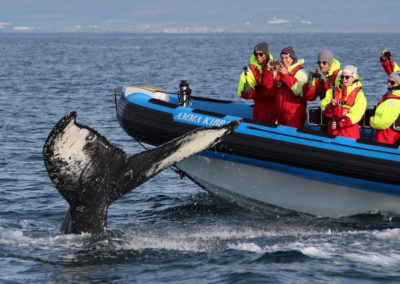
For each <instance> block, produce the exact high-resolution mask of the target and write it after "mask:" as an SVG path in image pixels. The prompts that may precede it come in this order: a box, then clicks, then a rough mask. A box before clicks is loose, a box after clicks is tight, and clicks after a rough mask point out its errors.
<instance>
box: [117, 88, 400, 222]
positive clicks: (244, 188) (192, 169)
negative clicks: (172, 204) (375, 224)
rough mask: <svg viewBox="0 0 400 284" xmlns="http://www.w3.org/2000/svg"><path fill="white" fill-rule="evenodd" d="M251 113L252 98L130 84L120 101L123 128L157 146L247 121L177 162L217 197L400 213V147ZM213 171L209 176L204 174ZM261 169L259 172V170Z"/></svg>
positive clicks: (309, 208) (340, 211)
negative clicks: (183, 99) (185, 97)
mask: <svg viewBox="0 0 400 284" xmlns="http://www.w3.org/2000/svg"><path fill="white" fill-rule="evenodd" d="M251 115H252V108H251V106H250V105H248V104H246V103H242V102H230V101H221V100H213V99H207V98H198V97H193V98H192V101H191V105H189V107H182V106H179V105H178V96H177V95H176V94H168V93H166V92H163V91H161V90H157V89H152V88H151V87H143V86H139V87H138V86H136V87H135V86H133V87H126V88H124V89H123V91H122V92H121V94H119V98H118V99H117V117H118V120H119V122H120V125H121V126H122V128H123V129H124V130H125V131H126V132H127V133H128V134H129V135H131V136H132V137H133V138H134V139H136V140H137V141H140V142H145V143H148V144H151V145H160V144H162V143H165V142H167V141H169V140H171V139H173V138H175V137H178V136H180V135H182V134H184V133H186V132H188V131H190V130H192V129H194V128H196V127H199V126H203V127H204V126H214V125H222V124H225V123H227V122H229V121H232V120H237V119H243V121H242V123H241V125H240V126H239V127H238V128H237V129H236V131H235V133H234V134H232V135H230V136H229V138H227V139H226V140H225V141H223V142H222V143H220V144H218V145H217V146H216V147H215V148H214V149H210V150H207V151H204V152H202V153H200V154H199V155H197V156H195V157H192V158H189V159H187V160H185V161H184V162H182V163H180V164H178V166H179V167H180V168H181V169H182V170H183V171H185V172H186V173H187V174H188V175H189V176H190V177H191V178H192V179H193V180H194V181H196V182H197V183H198V184H200V185H201V186H202V187H204V188H205V189H207V190H209V191H211V192H213V193H215V194H217V195H220V196H222V197H226V198H229V199H234V200H235V201H237V202H239V203H248V204H250V203H251V204H253V205H254V204H260V203H261V204H265V205H266V206H270V205H271V204H272V205H274V206H278V207H283V208H285V209H289V210H295V211H299V212H304V213H309V214H313V215H319V216H329V217H332V216H335V217H336V216H347V215H354V214H360V213H366V212H371V211H383V212H389V213H392V214H396V215H397V214H400V206H399V205H400V199H399V198H400V171H399V169H400V152H399V150H398V148H397V146H387V145H382V144H377V143H374V142H372V141H370V140H366V139H360V140H355V139H350V138H345V137H335V136H331V135H326V134H322V133H320V132H317V131H314V130H313V129H312V128H306V129H295V128H291V127H286V126H277V125H270V124H266V123H262V122H257V121H254V120H252V119H251ZM199 158H203V159H206V160H208V161H209V163H208V164H207V163H206V164H204V163H202V162H201V161H204V160H198V159H199ZM222 166H223V167H224V168H227V169H228V170H227V171H223V172H224V174H223V175H222V174H220V173H219V172H222V171H221V167H222ZM233 169H236V172H235V171H234V170H233ZM207 170H209V171H210V172H208V175H209V176H208V177H207V176H202V175H200V174H199V173H200V172H202V171H203V172H207ZM254 171H256V172H258V173H259V175H260V176H253V175H252V172H254ZM213 173H214V174H213ZM238 176H240V179H238V178H237V177H238ZM278 176H279V178H278V179H277V178H276V177H278ZM218 179H219V180H220V182H218ZM211 180H213V182H211ZM221 181H232V182H221ZM236 185H238V186H236ZM251 192H252V193H251ZM255 192H256V193H257V194H255ZM307 192H308V194H306V193H307ZM279 196H280V197H279ZM313 196H314V197H315V196H319V197H318V198H316V197H315V198H313ZM290 197H291V198H290ZM296 200H298V201H296ZM333 200H336V201H335V202H333ZM374 200H375V201H374ZM243 201H245V202H243ZM349 202H352V203H353V204H349ZM329 204H331V205H332V206H330V205H329ZM341 204H343V205H341ZM257 207H259V206H257ZM318 208H320V209H318ZM324 208H325V209H324ZM326 208H330V209H329V210H327V209H326ZM397 208H399V209H397Z"/></svg>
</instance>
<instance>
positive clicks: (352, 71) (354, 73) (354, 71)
mask: <svg viewBox="0 0 400 284" xmlns="http://www.w3.org/2000/svg"><path fill="white" fill-rule="evenodd" d="M344 73H347V74H350V76H353V77H354V79H357V78H358V74H357V67H356V66H354V65H346V66H345V67H344V68H343V70H342V74H344Z"/></svg>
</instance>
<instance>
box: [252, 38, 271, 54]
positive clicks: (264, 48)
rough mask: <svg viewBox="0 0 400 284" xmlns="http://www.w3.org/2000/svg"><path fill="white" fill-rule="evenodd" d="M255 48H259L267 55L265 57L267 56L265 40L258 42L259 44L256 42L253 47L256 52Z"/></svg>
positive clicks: (267, 50)
mask: <svg viewBox="0 0 400 284" xmlns="http://www.w3.org/2000/svg"><path fill="white" fill-rule="evenodd" d="M256 50H260V51H262V52H264V53H265V54H266V55H267V57H268V56H269V49H268V43H266V42H265V41H263V42H260V43H259V44H257V45H256V46H255V47H254V52H256Z"/></svg>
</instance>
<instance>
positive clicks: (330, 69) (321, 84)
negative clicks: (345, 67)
mask: <svg viewBox="0 0 400 284" xmlns="http://www.w3.org/2000/svg"><path fill="white" fill-rule="evenodd" d="M317 65H318V69H316V70H315V73H314V72H310V73H309V76H308V83H307V84H304V85H303V98H304V99H306V100H308V101H315V99H316V98H317V97H319V98H320V100H323V99H324V98H325V93H326V91H327V90H328V89H330V88H331V86H332V85H333V84H335V85H338V84H339V76H340V74H341V70H340V62H339V61H338V60H337V59H335V57H334V56H333V53H332V52H331V51H329V50H323V51H321V52H320V53H319V54H318V57H317Z"/></svg>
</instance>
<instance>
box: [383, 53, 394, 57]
mask: <svg viewBox="0 0 400 284" xmlns="http://www.w3.org/2000/svg"><path fill="white" fill-rule="evenodd" d="M383 55H384V56H385V57H386V58H389V57H391V56H392V53H390V51H386V52H385V53H384V54H383Z"/></svg>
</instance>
